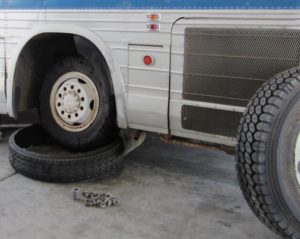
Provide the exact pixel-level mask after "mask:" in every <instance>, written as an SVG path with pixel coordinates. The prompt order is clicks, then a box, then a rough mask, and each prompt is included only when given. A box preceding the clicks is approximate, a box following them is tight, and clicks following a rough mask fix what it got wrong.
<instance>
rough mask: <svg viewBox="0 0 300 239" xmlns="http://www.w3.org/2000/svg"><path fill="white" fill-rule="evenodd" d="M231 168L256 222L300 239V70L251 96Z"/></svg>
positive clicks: (291, 238) (284, 73) (278, 76)
mask: <svg viewBox="0 0 300 239" xmlns="http://www.w3.org/2000/svg"><path fill="white" fill-rule="evenodd" d="M236 163H237V165H236V168H237V173H238V178H239V181H240V185H241V189H242V191H243V194H244V197H245V198H246V200H247V202H248V204H249V205H250V207H251V208H252V210H253V211H254V213H255V214H256V215H257V217H258V218H259V219H260V220H261V221H262V222H263V223H265V224H266V225H267V226H268V227H269V228H271V229H272V230H273V231H275V232H276V233H278V234H280V235H281V236H283V237H284V238H290V239H299V238H300V68H299V67H298V68H293V69H290V70H288V71H285V72H283V73H280V74H278V75H276V76H274V77H273V78H272V79H271V80H270V81H268V82H267V83H265V84H264V85H263V86H262V87H261V88H260V89H259V90H258V91H257V93H256V94H255V95H254V97H253V98H252V100H251V101H250V103H249V104H248V107H247V110H246V111H245V113H244V115H243V117H242V119H241V124H240V127H239V130H238V144H237V154H236Z"/></svg>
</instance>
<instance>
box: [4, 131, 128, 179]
mask: <svg viewBox="0 0 300 239" xmlns="http://www.w3.org/2000/svg"><path fill="white" fill-rule="evenodd" d="M8 146H9V160H10V163H11V165H12V167H13V168H14V169H15V170H16V171H17V172H18V173H20V174H23V175H24V176H27V177H30V178H33V179H37V180H41V181H47V182H79V181H93V180H96V179H99V178H103V177H109V176H113V175H116V174H119V173H120V171H121V170H122V168H123V162H124V155H123V152H124V145H123V141H122V139H121V138H120V137H117V138H116V139H115V140H114V141H113V142H112V143H110V144H109V145H108V146H105V147H102V148H99V149H96V150H93V151H89V152H84V153H74V152H70V151H68V150H66V149H64V148H62V147H61V146H59V145H57V144H56V143H55V142H54V141H53V140H52V139H51V138H50V137H49V136H48V135H47V134H46V133H44V132H43V130H42V129H41V128H40V127H39V126H29V127H27V128H23V129H20V130H17V131H16V132H15V133H13V134H12V135H11V137H10V139H9V143H8Z"/></svg>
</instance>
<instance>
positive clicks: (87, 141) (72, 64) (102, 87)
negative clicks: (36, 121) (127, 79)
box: [39, 57, 118, 151]
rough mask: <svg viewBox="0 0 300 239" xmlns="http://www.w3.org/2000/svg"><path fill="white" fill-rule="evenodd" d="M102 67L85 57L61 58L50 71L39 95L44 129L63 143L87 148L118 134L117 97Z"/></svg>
mask: <svg viewBox="0 0 300 239" xmlns="http://www.w3.org/2000/svg"><path fill="white" fill-rule="evenodd" d="M111 92H112V90H111V89H110V84H109V79H107V78H106V77H105V75H104V74H103V72H102V70H101V66H98V67H94V66H92V65H91V64H89V62H88V61H86V60H85V59H84V58H82V57H65V58H62V59H60V60H59V61H58V62H57V63H56V64H55V65H54V66H53V67H51V69H49V72H48V73H47V74H46V77H45V80H44V83H43V85H42V89H41V93H40V98H39V115H40V122H41V124H42V126H43V128H44V129H45V130H46V131H47V132H48V133H49V134H50V135H51V136H52V137H53V138H54V139H55V140H56V141H57V142H59V143H60V144H61V145H63V146H65V147H67V148H69V149H71V150H73V151H86V150H91V149H95V148H97V147H102V146H105V145H107V144H109V143H110V142H112V141H113V140H114V139H115V137H116V136H117V134H118V128H117V124H116V109H115V102H114V97H113V95H112V94H111Z"/></svg>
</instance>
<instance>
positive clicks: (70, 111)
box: [50, 72, 100, 132]
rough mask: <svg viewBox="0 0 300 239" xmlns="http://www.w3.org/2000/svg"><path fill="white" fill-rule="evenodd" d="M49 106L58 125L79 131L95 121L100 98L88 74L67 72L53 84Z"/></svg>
mask: <svg viewBox="0 0 300 239" xmlns="http://www.w3.org/2000/svg"><path fill="white" fill-rule="evenodd" d="M50 106H51V113H52V116H53V118H54V120H55V121H56V123H57V124H58V125H60V126H61V127H62V128H63V129H65V130H67V131H71V132H80V131H83V130H85V129H87V128H88V127H89V126H90V125H91V124H92V123H93V122H94V121H95V119H96V117H97V114H98V112H99V107H100V99H99V95H98V92H97V88H96V86H95V84H94V83H93V81H92V80H91V79H90V78H89V77H88V76H86V75H85V74H83V73H80V72H69V73H66V74H64V75H62V76H61V77H60V78H59V79H58V80H57V81H56V83H55V84H54V86H53V88H52V90H51V96H50Z"/></svg>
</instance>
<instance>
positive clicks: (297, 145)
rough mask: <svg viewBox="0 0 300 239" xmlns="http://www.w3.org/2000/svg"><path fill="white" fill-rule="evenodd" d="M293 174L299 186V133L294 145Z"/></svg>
mask: <svg viewBox="0 0 300 239" xmlns="http://www.w3.org/2000/svg"><path fill="white" fill-rule="evenodd" d="M294 169H295V174H296V178H297V182H298V185H299V187H300V133H299V134H298V137H297V141H296V146H295V166H294Z"/></svg>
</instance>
